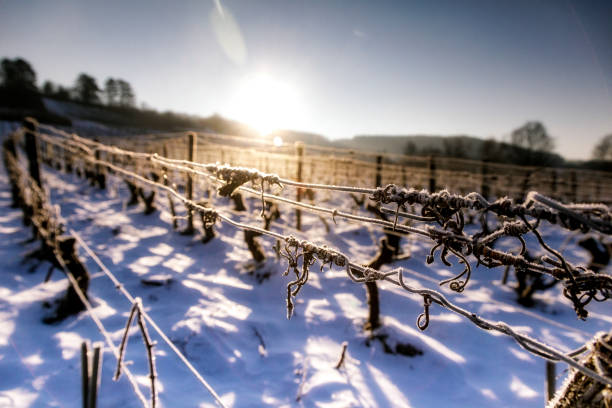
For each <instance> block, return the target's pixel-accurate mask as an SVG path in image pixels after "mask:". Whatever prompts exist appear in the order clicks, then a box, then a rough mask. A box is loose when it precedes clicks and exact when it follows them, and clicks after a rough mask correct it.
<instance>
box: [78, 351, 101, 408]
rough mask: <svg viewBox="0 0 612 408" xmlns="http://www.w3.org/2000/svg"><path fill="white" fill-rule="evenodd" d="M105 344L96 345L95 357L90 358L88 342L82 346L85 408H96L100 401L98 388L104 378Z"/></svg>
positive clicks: (82, 388)
mask: <svg viewBox="0 0 612 408" xmlns="http://www.w3.org/2000/svg"><path fill="white" fill-rule="evenodd" d="M102 355H103V344H102V343H94V345H93V355H92V356H91V361H90V358H89V357H90V356H89V350H88V346H87V342H85V341H84V342H83V343H82V344H81V377H82V386H81V390H82V394H83V408H96V407H97V403H98V402H97V401H98V388H99V387H100V379H101V377H102V375H101V374H102Z"/></svg>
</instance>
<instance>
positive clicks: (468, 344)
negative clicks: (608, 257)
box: [0, 168, 612, 408]
mask: <svg viewBox="0 0 612 408" xmlns="http://www.w3.org/2000/svg"><path fill="white" fill-rule="evenodd" d="M43 175H44V183H45V186H46V188H47V191H49V192H50V198H51V201H52V203H54V204H58V205H60V207H61V215H62V217H63V218H64V219H65V221H66V225H67V226H68V227H69V228H72V229H74V230H75V231H77V232H78V234H80V235H81V236H82V237H83V239H84V240H85V242H87V244H88V245H89V246H90V247H91V248H92V249H93V250H94V251H95V252H96V253H97V255H98V256H99V257H100V258H101V259H102V261H103V262H104V263H105V264H106V265H107V266H108V267H109V268H110V269H111V271H112V272H113V273H114V274H115V275H116V276H117V277H118V279H119V280H120V281H121V282H122V283H123V285H124V287H125V288H126V289H127V290H128V291H129V292H130V293H132V294H133V295H134V296H138V297H141V298H142V301H143V305H144V307H145V310H146V311H147V313H149V315H150V316H151V317H152V318H153V319H154V320H155V321H156V322H157V324H158V325H159V326H160V327H161V328H162V330H164V332H166V333H167V334H168V336H169V337H170V338H171V339H172V341H173V342H174V343H175V344H176V345H177V347H178V348H179V349H180V350H181V351H182V352H183V353H184V354H185V355H186V356H187V358H188V359H189V360H190V361H191V362H192V364H193V365H194V366H195V367H196V369H197V370H198V371H199V372H200V373H201V374H202V375H203V377H204V378H206V379H207V381H209V383H210V384H211V385H212V387H213V388H214V389H215V390H216V391H217V393H219V395H221V397H222V400H223V401H224V403H225V404H227V405H228V406H234V407H262V406H269V407H289V406H304V407H379V406H389V407H434V406H448V407H465V406H478V407H499V406H521V407H541V406H542V405H543V403H544V378H545V363H544V361H543V360H541V359H540V358H538V357H536V356H533V355H531V354H530V353H528V352H526V351H525V350H523V349H521V348H520V346H518V345H517V344H516V343H515V342H514V341H513V340H512V339H510V338H508V337H506V336H503V335H491V334H492V333H487V332H484V331H482V330H479V329H478V328H477V327H476V326H474V325H473V324H472V323H470V322H468V321H467V320H466V319H464V318H461V317H459V316H457V315H454V314H452V313H450V312H448V311H447V310H444V309H441V308H440V307H438V306H436V305H433V306H432V307H431V321H430V324H429V327H428V328H427V330H426V331H424V332H421V331H420V330H418V329H417V327H416V325H415V321H416V317H417V316H418V315H419V314H420V313H422V311H423V300H422V298H421V297H420V296H414V295H410V294H408V293H406V292H404V291H403V290H401V289H400V288H397V287H395V286H393V285H391V284H388V283H379V289H380V294H381V310H382V317H383V325H384V328H383V333H385V334H387V335H388V338H387V339H388V342H389V344H395V343H398V342H401V343H408V344H411V345H413V346H414V347H416V348H418V349H420V350H421V351H422V352H423V354H422V355H417V356H415V357H406V356H402V355H391V354H386V353H385V352H384V350H383V347H382V345H381V343H380V342H378V341H370V342H369V346H368V345H367V343H368V342H367V341H366V340H367V338H366V335H365V333H364V332H363V330H362V326H363V323H364V322H365V318H366V316H367V304H366V299H365V290H364V288H363V286H362V285H359V284H355V283H353V282H351V281H350V280H348V278H347V277H346V275H345V273H344V271H342V270H339V268H338V269H334V270H332V271H330V270H328V269H327V268H326V269H324V270H323V271H322V272H319V270H318V268H317V267H316V266H315V267H313V270H312V272H311V277H310V280H309V282H308V283H307V285H306V286H305V287H304V288H303V289H302V291H301V292H300V294H299V295H298V296H297V299H296V309H295V313H294V316H293V317H292V319H291V320H287V319H286V310H285V296H286V285H287V283H288V282H289V280H288V278H287V277H283V276H281V274H282V272H284V270H285V269H286V264H285V262H283V261H282V260H277V259H275V257H274V255H273V251H272V250H271V246H272V245H273V244H274V242H271V241H269V240H266V239H261V238H260V242H261V243H262V244H263V245H264V247H265V249H266V253H267V254H268V260H267V261H266V263H265V265H264V266H263V268H264V269H265V270H266V271H269V272H271V276H270V277H269V279H264V280H262V281H261V282H260V280H258V279H257V278H256V277H255V276H253V275H250V274H248V273H247V272H246V271H247V270H249V266H250V265H251V264H252V261H251V260H250V254H249V252H248V251H247V249H246V245H245V243H244V240H243V234H242V232H241V231H238V230H236V229H234V228H233V227H231V226H228V225H219V224H218V226H217V227H216V230H217V237H216V238H215V239H214V240H213V241H211V242H210V243H208V244H206V245H203V244H202V243H201V242H200V240H199V237H198V236H197V235H196V236H193V237H189V236H183V235H181V234H179V233H178V232H176V231H173V230H172V227H171V224H170V223H168V216H167V214H165V213H161V212H160V211H158V212H156V213H154V214H153V215H149V216H145V215H143V213H142V208H140V207H129V208H127V207H125V205H124V202H125V201H126V198H127V195H126V190H124V189H125V187H124V186H123V185H121V183H118V182H111V183H109V184H110V185H109V189H108V190H107V191H100V190H97V189H95V188H93V187H89V186H88V185H87V183H86V182H84V181H82V180H80V179H78V178H76V177H75V176H72V175H65V174H61V173H57V172H55V171H53V170H50V169H48V168H45V169H44V173H43ZM0 180H1V181H0V208H1V210H0V234H2V239H1V240H0V379H1V380H0V406H7V407H60V406H61V407H64V406H67V407H72V406H79V405H80V381H81V378H80V346H81V342H82V341H83V340H88V341H90V342H92V343H93V342H96V341H101V340H102V337H101V335H100V334H99V332H98V331H97V329H96V326H95V325H94V324H93V322H92V321H91V319H90V318H89V317H88V315H87V314H85V313H82V314H80V315H78V316H75V317H71V318H68V319H66V320H65V321H63V322H61V323H58V324H55V325H45V324H43V323H42V318H43V317H44V316H45V315H46V314H47V313H49V312H50V310H49V309H48V308H46V307H45V302H47V303H51V302H53V300H54V299H56V298H58V297H59V296H61V295H62V294H63V292H64V290H65V288H66V286H67V282H66V279H65V278H64V276H63V275H62V274H61V273H60V272H57V271H56V272H54V274H53V275H52V279H51V281H49V282H48V283H44V282H43V278H44V275H45V274H46V271H47V269H48V266H47V265H40V266H39V267H37V268H36V271H35V272H33V273H28V269H29V266H30V265H32V264H31V263H28V264H24V263H23V259H24V255H25V254H26V253H27V252H28V251H30V250H32V249H34V248H36V245H37V244H36V243H26V241H27V240H28V238H30V231H29V229H28V228H26V227H24V226H23V225H22V223H21V214H20V212H19V211H18V210H16V209H12V208H10V207H9V205H10V194H9V190H8V186H7V179H6V176H5V175H4V174H3V173H2V174H1V175H0ZM331 199H332V200H333V199H334V198H333V197H332V198H331ZM162 202H165V198H164V200H160V204H161V203H162ZM247 204H248V205H249V206H250V208H251V209H253V210H254V212H255V213H257V212H258V211H259V207H258V205H259V202H258V200H255V199H253V200H247ZM215 205H220V206H221V208H231V207H228V206H229V203H224V202H223V201H218V202H216V203H215ZM339 205H340V206H341V205H342V203H339ZM340 208H341V207H340ZM233 216H234V215H233ZM235 216H236V217H239V218H240V217H241V218H243V219H244V220H248V221H249V222H256V221H257V220H260V219H259V218H257V217H256V216H255V217H250V216H249V215H240V216H238V215H235ZM259 222H261V221H259ZM303 222H304V224H305V226H306V227H305V234H306V235H305V236H308V237H310V238H311V239H312V238H317V240H316V241H317V242H327V243H328V244H329V245H331V246H332V247H335V248H337V249H339V250H341V251H343V252H344V253H346V254H347V255H349V257H350V258H351V259H354V260H356V261H357V262H365V261H366V260H368V259H369V258H371V256H372V255H373V254H374V253H375V251H376V247H375V242H376V241H377V239H378V238H379V237H380V233H379V232H373V231H372V230H367V229H365V228H364V227H362V226H360V225H356V224H348V223H344V222H342V221H341V220H338V226H337V227H334V226H333V224H331V223H330V224H331V225H332V227H334V228H332V232H330V233H327V232H326V231H325V228H324V225H323V224H322V223H321V221H320V220H319V219H318V218H317V217H313V216H310V215H304V216H303ZM292 223H293V211H292V210H287V211H285V212H284V213H283V219H282V220H281V221H279V222H278V223H276V226H275V228H282V227H283V225H291V224H292ZM544 236H545V239H546V240H547V241H548V242H552V244H553V245H555V246H559V245H560V244H561V243H562V242H563V241H564V240H565V239H566V238H567V234H566V233H564V232H563V231H561V230H560V229H558V228H554V227H547V228H545V229H544ZM528 244H529V246H530V248H534V251H535V249H536V248H537V245H536V243H535V241H534V240H529V241H528ZM404 245H405V246H404V249H405V250H408V249H410V250H411V252H412V257H411V258H410V259H407V260H405V261H401V262H398V263H397V265H401V266H403V267H405V268H406V269H407V271H406V275H405V276H406V281H407V282H409V283H410V284H418V285H419V286H425V287H431V288H438V285H437V282H438V281H439V280H441V279H444V278H447V277H449V276H451V272H453V273H454V272H456V271H459V270H460V269H459V268H460V267H461V266H460V265H455V266H454V267H453V268H452V269H451V270H449V269H447V268H444V267H443V266H441V265H440V263H439V262H436V263H434V264H433V265H431V266H430V265H426V264H425V262H424V261H425V256H426V254H427V253H428V249H429V248H430V245H429V243H428V242H427V241H422V240H415V239H410V240H405V241H404ZM507 245H508V246H509V247H510V246H512V245H516V243H513V242H508V243H507ZM565 254H566V255H568V257H569V258H570V259H572V260H579V259H586V255H585V252H583V250H581V249H580V248H579V247H577V246H575V245H574V244H571V243H570V244H569V245H568V247H567V248H566V250H565ZM80 255H81V259H82V260H83V261H84V262H85V263H86V265H87V267H88V269H89V271H90V273H91V275H92V280H91V283H90V289H89V295H90V298H91V301H92V303H93V305H94V307H95V313H96V314H97V315H98V317H99V318H100V319H101V320H102V322H103V324H104V326H105V327H106V328H107V330H108V331H109V333H111V337H112V339H113V341H114V342H115V344H118V343H119V341H120V339H121V336H122V333H123V328H124V325H125V321H126V319H127V315H128V312H129V309H130V304H129V303H128V302H127V301H126V300H125V298H123V297H122V296H121V294H120V293H119V292H118V291H117V290H116V289H115V288H114V286H113V284H112V282H111V281H110V280H109V279H108V278H107V277H106V276H105V275H104V274H103V273H101V272H100V271H99V268H98V267H97V266H96V265H95V263H94V262H93V261H92V260H91V258H89V257H88V256H87V255H86V254H85V252H83V251H81V252H80ZM397 265H395V266H397ZM387 268H390V266H387ZM502 273H503V271H502V270H499V269H496V270H487V269H485V268H483V267H480V268H478V269H475V270H474V271H473V273H472V276H473V279H472V281H470V283H469V284H468V287H467V288H466V290H465V292H464V293H462V294H455V293H453V292H450V291H448V290H447V289H441V290H443V291H444V293H445V294H446V295H447V296H448V297H449V298H450V299H451V300H452V301H454V302H456V303H458V304H460V305H461V306H462V307H464V308H467V309H469V310H472V311H474V312H476V313H478V314H480V315H482V316H483V317H485V318H488V319H491V320H493V321H498V320H499V321H505V322H507V323H509V324H511V325H512V326H514V327H515V328H518V329H519V330H520V331H521V332H522V333H526V334H529V335H531V336H534V337H535V338H537V339H540V340H542V341H544V342H546V343H549V344H551V345H554V346H556V347H558V348H560V349H562V350H570V349H573V348H576V347H578V346H580V345H582V344H583V343H585V342H586V341H588V340H589V339H590V338H591V337H592V335H593V334H594V333H596V332H597V331H600V330H606V331H607V330H609V329H610V326H611V323H612V315H611V313H610V308H609V305H606V304H605V303H602V304H599V303H595V302H594V303H593V304H591V305H589V306H588V309H589V311H590V316H589V318H588V319H587V321H585V322H583V321H580V320H578V319H577V318H576V316H575V313H574V312H573V310H572V308H571V305H570V303H569V302H568V301H567V300H566V299H564V298H563V296H562V295H561V293H560V290H559V288H555V289H553V290H551V291H549V292H545V293H539V294H537V295H536V299H537V300H538V303H537V306H536V307H535V308H534V309H525V308H523V307H522V306H520V305H518V304H517V303H516V302H515V301H514V292H513V291H512V289H511V288H510V287H508V286H502V285H501V283H500V279H501V275H502ZM142 279H153V280H157V281H162V282H166V283H165V284H164V285H161V286H150V285H144V284H143V283H142V282H141V280H142ZM432 279H433V280H432ZM511 281H512V279H511ZM511 283H513V282H511ZM149 332H150V333H151V337H152V338H153V340H156V341H157V346H156V348H155V353H156V360H157V367H158V375H159V382H158V389H159V397H160V401H161V406H164V407H212V406H215V405H214V402H213V400H212V398H211V397H210V395H209V394H208V393H207V392H206V390H205V389H204V388H203V387H202V386H201V384H200V383H199V382H198V381H197V380H196V379H195V378H194V377H193V376H192V375H191V373H189V372H188V371H187V369H186V368H185V367H184V366H183V365H182V364H181V362H180V361H179V360H178V359H177V358H176V356H175V354H174V353H173V352H172V351H171V350H170V349H169V348H168V347H167V346H166V345H165V344H164V343H163V342H162V341H161V339H160V338H159V337H158V336H157V334H156V333H155V332H154V331H153V330H152V329H151V328H149ZM344 341H347V342H348V349H347V353H346V358H345V361H344V364H343V366H342V368H340V369H339V370H337V369H335V368H334V367H335V365H336V363H337V362H338V359H339V357H340V352H341V349H342V343H343V342H344ZM126 361H128V362H129V363H130V365H129V367H130V369H131V370H132V371H133V373H134V374H135V376H136V378H137V380H138V382H139V384H140V385H141V388H142V390H143V393H144V394H145V395H148V387H149V380H148V366H147V362H146V355H145V349H144V346H143V345H142V341H141V339H140V334H139V332H138V331H137V330H136V329H135V328H134V329H132V332H131V335H130V340H129V342H128V347H127V354H126ZM115 364H116V361H115V359H114V357H113V356H112V353H111V352H110V350H109V349H108V348H105V355H104V358H103V367H102V382H101V388H100V392H99V406H100V407H116V406H121V407H128V408H129V407H139V406H141V405H140V402H139V401H138V400H137V399H136V397H135V395H134V393H133V391H132V389H131V388H130V385H129V383H128V382H127V381H126V379H125V377H122V378H121V379H120V380H119V381H118V382H113V381H112V375H113V372H114V368H115ZM565 368H566V366H561V365H560V366H559V367H558V368H557V371H558V372H561V371H563V370H564V369H565ZM298 397H299V401H298V400H297V399H298Z"/></svg>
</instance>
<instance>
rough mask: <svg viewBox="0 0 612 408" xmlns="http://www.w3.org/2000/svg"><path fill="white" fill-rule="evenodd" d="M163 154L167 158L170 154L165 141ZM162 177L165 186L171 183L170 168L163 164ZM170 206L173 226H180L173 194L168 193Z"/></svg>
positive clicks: (175, 227)
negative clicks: (169, 177)
mask: <svg viewBox="0 0 612 408" xmlns="http://www.w3.org/2000/svg"><path fill="white" fill-rule="evenodd" d="M163 155H164V157H166V158H169V157H170V156H169V155H168V144H167V143H164V146H163ZM162 179H163V181H164V186H169V185H170V180H169V179H168V169H167V168H166V167H165V166H162ZM168 208H169V209H170V214H171V215H172V228H174V229H177V228H178V222H177V220H176V210H175V209H174V201H173V200H172V195H171V194H170V193H168Z"/></svg>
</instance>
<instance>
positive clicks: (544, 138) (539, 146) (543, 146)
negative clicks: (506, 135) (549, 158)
mask: <svg viewBox="0 0 612 408" xmlns="http://www.w3.org/2000/svg"><path fill="white" fill-rule="evenodd" d="M510 141H511V142H512V144H513V145H515V146H519V147H522V148H525V149H527V150H531V151H532V152H536V151H545V152H550V151H552V150H554V148H555V141H554V140H553V138H552V136H550V135H549V134H548V132H547V131H546V128H545V127H544V125H543V124H542V123H540V122H537V121H530V122H527V123H525V124H524V125H523V126H521V127H520V128H518V129H515V130H514V131H513V132H512V135H511V136H510Z"/></svg>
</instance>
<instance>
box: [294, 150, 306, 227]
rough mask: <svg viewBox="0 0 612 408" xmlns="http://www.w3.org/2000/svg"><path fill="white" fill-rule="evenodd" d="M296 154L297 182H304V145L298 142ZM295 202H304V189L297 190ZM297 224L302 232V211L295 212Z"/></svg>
mask: <svg viewBox="0 0 612 408" xmlns="http://www.w3.org/2000/svg"><path fill="white" fill-rule="evenodd" d="M295 154H296V156H297V174H296V181H298V182H301V181H302V167H303V165H304V143H302V142H296V144H295ZM295 200H296V201H297V202H300V201H302V189H301V188H300V187H298V188H297V192H296V197H295ZM295 222H296V228H297V230H298V231H301V230H302V211H301V210H300V209H297V208H296V210H295Z"/></svg>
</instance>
